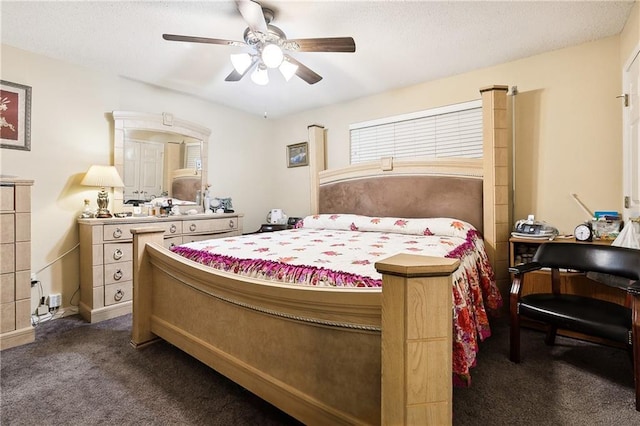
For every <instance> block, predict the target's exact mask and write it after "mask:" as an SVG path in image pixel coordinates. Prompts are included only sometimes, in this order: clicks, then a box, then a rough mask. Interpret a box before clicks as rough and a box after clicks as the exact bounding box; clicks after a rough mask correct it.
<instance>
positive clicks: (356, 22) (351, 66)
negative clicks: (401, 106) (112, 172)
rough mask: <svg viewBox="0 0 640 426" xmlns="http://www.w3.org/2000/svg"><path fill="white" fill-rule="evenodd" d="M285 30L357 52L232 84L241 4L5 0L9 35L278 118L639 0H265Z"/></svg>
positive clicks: (458, 69)
mask: <svg viewBox="0 0 640 426" xmlns="http://www.w3.org/2000/svg"><path fill="white" fill-rule="evenodd" d="M261 4H262V5H263V6H267V7H269V8H271V9H273V10H274V11H275V13H276V16H275V19H274V21H273V24H274V25H276V26H278V27H279V28H280V29H282V30H283V31H284V32H285V34H286V35H287V37H289V38H312V37H342V36H352V37H353V38H354V39H355V42H356V52H355V53H309V52H303V53H294V54H292V56H294V57H295V58H296V59H297V60H299V61H300V62H302V63H304V64H305V65H307V66H308V67H310V68H311V69H313V70H314V71H316V72H317V73H318V74H320V75H321V76H323V77H324V78H323V80H322V81H320V82H319V83H317V84H315V85H308V84H306V83H305V82H304V81H302V80H300V79H299V78H295V77H294V79H292V80H291V81H289V82H288V83H287V82H285V81H284V79H283V78H282V77H280V75H279V74H278V73H277V71H276V72H274V71H270V73H271V74H270V77H271V82H270V84H269V85H268V86H265V87H261V86H257V85H255V84H254V83H253V82H251V80H250V78H249V76H245V78H244V79H243V80H241V81H240V82H225V81H224V78H225V77H226V76H227V75H228V74H229V73H230V72H231V70H232V66H231V63H230V61H229V54H230V53H234V52H240V51H242V50H243V49H242V48H240V47H229V46H221V45H207V44H192V43H179V42H170V41H165V40H163V39H162V34H163V33H173V34H184V35H194V36H202V37H211V38H222V39H231V40H242V34H243V32H244V30H245V28H246V27H247V25H246V23H245V22H244V21H243V19H242V18H241V16H240V14H239V13H238V12H237V10H236V5H235V3H234V2H233V1H196V2H189V1H142V2H130V1H96V2H93V1H77V2H66V1H64V2H63V1H45V2H36V1H26V2H21V1H2V2H1V3H0V14H1V18H2V26H1V37H2V39H1V40H2V43H3V44H7V45H10V46H14V47H17V48H20V49H24V50H28V51H31V52H35V53H39V54H43V55H46V56H49V57H52V58H56V59H61V60H64V61H68V62H71V63H75V64H78V65H83V66H86V67H89V68H95V69H98V70H103V71H105V72H109V73H115V74H117V75H121V76H124V77H127V78H130V79H133V80H138V81H143V82H147V83H150V84H154V85H157V86H162V87H166V88H170V89H173V90H176V91H180V92H184V93H188V94H192V95H195V96H198V97H201V98H204V99H207V100H210V101H212V102H216V103H219V104H223V105H226V106H229V107H232V108H237V109H239V110H243V111H246V112H249V113H252V114H258V115H263V114H264V112H265V111H266V112H267V113H268V114H269V116H270V117H280V116H283V115H287V114H292V113H295V112H298V111H303V110H308V109H312V108H317V107H321V106H325V105H330V104H333V103H336V102H342V101H347V100H351V99H355V98H359V97H363V96H367V95H371V94H375V93H380V92H384V91H387V90H390V89H395V88H400V87H403V86H408V85H412V84H415V83H419V82H424V81H429V80H433V79H437V78H441V77H445V76H449V75H455V74H460V73H463V72H467V71H470V70H473V69H478V68H483V67H487V66H491V65H495V64H499V63H503V62H508V61H512V60H516V59H520V58H524V57H528V56H532V55H536V54H539V53H542V52H546V51H550V50H555V49H560V48H563V47H567V46H572V45H577V44H580V43H584V42H587V41H593V40H596V39H600V38H604V37H608V36H612V35H615V34H618V33H620V31H622V29H623V27H624V24H625V22H626V19H627V17H628V15H629V13H630V11H631V8H632V6H633V1H541V2H531V1H513V0H512V1H446V2H440V1H293V2H292V1H286V2H285V1H273V0H269V1H264V2H261Z"/></svg>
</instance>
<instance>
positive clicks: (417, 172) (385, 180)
mask: <svg viewBox="0 0 640 426" xmlns="http://www.w3.org/2000/svg"><path fill="white" fill-rule="evenodd" d="M482 208H483V201H482V161H481V160H467V159H460V160H450V159H447V160H446V161H442V160H438V159H435V160H429V161H411V162H399V161H396V162H395V163H392V162H391V161H390V160H389V159H387V160H384V161H383V162H381V163H378V162H374V163H366V164H359V165H355V166H350V167H346V168H343V169H337V170H328V171H324V172H321V173H320V190H319V204H318V210H319V213H352V214H361V215H365V216H381V217H407V218H415V217H451V218H456V219H460V220H464V221H465V222H469V223H471V224H472V225H473V226H475V227H476V229H478V230H479V231H480V232H482V230H483V214H482Z"/></svg>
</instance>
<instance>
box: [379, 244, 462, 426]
mask: <svg viewBox="0 0 640 426" xmlns="http://www.w3.org/2000/svg"><path fill="white" fill-rule="evenodd" d="M459 263H460V262H459V261H458V260H457V259H446V258H445V259H443V258H436V257H427V256H416V255H409V254H399V255H396V256H392V257H390V258H388V259H385V260H383V261H381V262H376V264H375V266H376V269H377V270H378V272H380V273H381V274H383V278H382V280H383V284H382V396H381V400H382V401H381V424H383V425H435V424H437V425H445V424H451V423H452V421H453V414H452V410H453V375H452V374H453V373H452V372H453V366H452V356H453V355H452V351H453V346H452V345H453V343H452V338H453V331H452V323H453V313H452V312H453V301H452V285H453V283H452V277H451V274H452V273H453V271H455V270H456V269H457V268H458V265H459Z"/></svg>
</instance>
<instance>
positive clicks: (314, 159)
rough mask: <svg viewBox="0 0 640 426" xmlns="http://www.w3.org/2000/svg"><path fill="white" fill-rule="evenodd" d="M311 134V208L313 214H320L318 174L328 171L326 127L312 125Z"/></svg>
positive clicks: (308, 128)
mask: <svg viewBox="0 0 640 426" xmlns="http://www.w3.org/2000/svg"><path fill="white" fill-rule="evenodd" d="M307 131H308V133H309V145H308V147H309V152H308V153H307V156H308V158H309V188H310V191H311V192H310V194H311V195H310V206H309V211H310V212H311V214H317V213H318V203H319V199H320V190H319V187H320V183H319V177H318V173H320V172H321V171H323V170H325V169H326V159H325V152H324V149H325V140H324V139H325V138H324V137H325V134H324V127H322V126H320V125H318V124H312V125H310V126H308V127H307Z"/></svg>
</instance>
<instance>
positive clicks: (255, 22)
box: [236, 0, 269, 34]
mask: <svg viewBox="0 0 640 426" xmlns="http://www.w3.org/2000/svg"><path fill="white" fill-rule="evenodd" d="M236 5H237V6H238V11H239V12H240V15H242V18H243V19H244V20H245V21H246V23H247V25H249V28H251V31H253V32H259V33H262V34H267V33H268V32H269V31H268V30H267V21H266V20H265V19H264V13H262V6H260V5H259V4H258V3H256V2H254V1H251V0H236Z"/></svg>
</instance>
